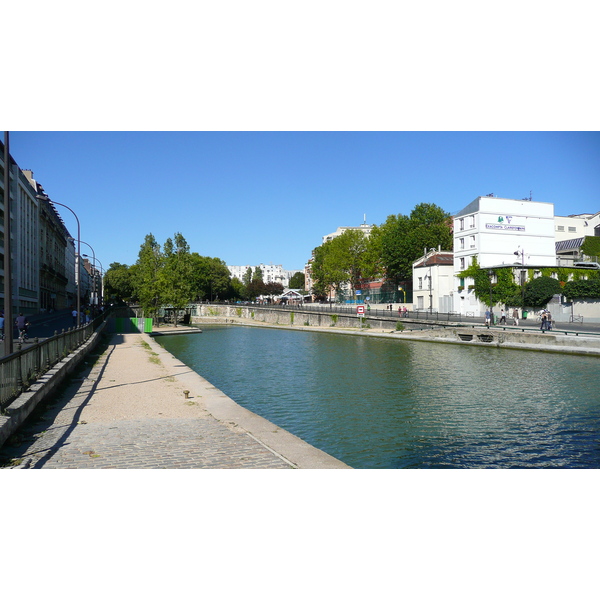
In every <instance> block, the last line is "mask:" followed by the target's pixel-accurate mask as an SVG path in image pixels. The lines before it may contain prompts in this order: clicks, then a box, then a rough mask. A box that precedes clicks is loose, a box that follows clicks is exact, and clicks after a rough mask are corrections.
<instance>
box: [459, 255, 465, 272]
mask: <svg viewBox="0 0 600 600" xmlns="http://www.w3.org/2000/svg"><path fill="white" fill-rule="evenodd" d="M460 270H461V271H464V270H465V259H464V257H463V258H461V259H460Z"/></svg>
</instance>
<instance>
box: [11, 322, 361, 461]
mask: <svg viewBox="0 0 600 600" xmlns="http://www.w3.org/2000/svg"><path fill="white" fill-rule="evenodd" d="M178 330H179V331H181V328H178ZM161 333H163V334H164V333H167V331H166V329H165V328H161ZM200 335H201V334H200ZM99 352H101V354H96V355H91V356H90V357H89V358H88V360H87V362H86V363H85V365H84V366H83V368H82V369H81V371H80V372H78V373H77V375H75V376H74V377H72V378H71V379H70V381H69V383H68V384H67V385H66V386H65V387H64V388H63V390H62V392H61V393H60V394H58V395H57V397H56V398H54V399H53V400H52V403H51V404H48V403H47V404H46V406H45V407H44V409H40V408H38V409H37V410H36V412H35V413H34V414H33V415H32V416H31V417H30V419H29V420H28V422H27V423H25V424H24V426H23V427H22V428H21V429H20V430H19V431H18V433H17V434H15V435H14V436H13V439H11V440H9V442H7V443H6V444H5V445H4V446H3V447H2V448H1V449H0V457H1V458H2V463H3V466H4V468H7V467H8V468H35V469H41V468H45V469H184V468H187V469H196V468H204V469H291V468H319V469H322V468H334V469H335V468H349V467H347V465H345V464H344V463H342V462H340V461H338V460H337V459H335V458H333V457H331V456H329V455H328V454H326V453H324V452H322V451H321V450H318V449H317V448H314V447H313V446H310V445H309V444H307V443H306V442H304V441H302V440H301V439H299V438H297V437H296V436H294V435H292V434H290V433H288V432H286V431H284V430H282V429H280V428H279V427H277V426H276V425H274V424H273V423H270V422H269V421H267V420H266V419H263V418H262V417H259V416H258V415H255V414H254V413H251V412H250V411H248V410H246V409H244V408H243V407H241V406H239V405H238V404H236V403H235V402H234V401H233V400H231V399H230V398H229V397H228V396H226V395H225V394H223V393H222V392H221V391H220V390H218V389H216V388H215V387H214V386H212V385H211V384H210V383H209V382H208V381H206V380H205V379H203V378H202V377H200V376H199V375H197V374H196V373H194V372H193V371H191V370H190V369H189V368H188V367H187V366H186V365H184V364H183V363H181V362H180V361H178V360H177V359H175V358H174V357H173V356H172V355H171V354H170V353H169V352H167V351H166V350H164V349H163V348H162V347H161V346H159V345H158V344H157V343H156V342H155V341H154V340H153V339H152V338H151V337H150V336H149V335H147V334H113V335H112V337H111V338H110V343H109V344H108V347H107V348H106V349H105V347H104V346H103V347H101V348H100V349H99ZM185 390H187V391H188V394H187V397H186V394H185V393H184V391H185Z"/></svg>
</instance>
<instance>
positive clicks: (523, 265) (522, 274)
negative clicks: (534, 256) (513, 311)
mask: <svg viewBox="0 0 600 600" xmlns="http://www.w3.org/2000/svg"><path fill="white" fill-rule="evenodd" d="M514 254H515V255H516V256H519V254H520V255H521V317H523V311H524V310H525V248H521V250H520V251H519V250H516V251H515V252H514Z"/></svg>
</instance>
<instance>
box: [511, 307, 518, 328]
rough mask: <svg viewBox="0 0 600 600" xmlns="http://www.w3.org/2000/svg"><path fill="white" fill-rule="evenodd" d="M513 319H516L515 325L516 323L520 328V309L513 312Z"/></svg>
mask: <svg viewBox="0 0 600 600" xmlns="http://www.w3.org/2000/svg"><path fill="white" fill-rule="evenodd" d="M512 318H513V319H514V321H515V323H514V324H515V325H516V326H518V325H519V309H518V308H515V309H514V310H513V314H512Z"/></svg>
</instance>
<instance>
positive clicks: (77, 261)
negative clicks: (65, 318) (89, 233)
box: [40, 196, 81, 327]
mask: <svg viewBox="0 0 600 600" xmlns="http://www.w3.org/2000/svg"><path fill="white" fill-rule="evenodd" d="M40 198H43V199H44V200H48V202H50V203H51V204H58V206H64V207H65V208H66V209H67V210H70V211H71V212H72V213H73V216H74V217H75V220H76V221H77V256H76V257H75V284H76V286H77V327H79V326H80V325H81V295H80V293H79V292H80V287H79V279H80V273H79V261H80V260H81V226H80V225H79V218H78V217H77V215H76V214H75V211H74V210H73V209H72V208H70V207H69V206H67V205H66V204H61V203H60V202H56V201H55V200H50V198H48V196H40Z"/></svg>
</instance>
